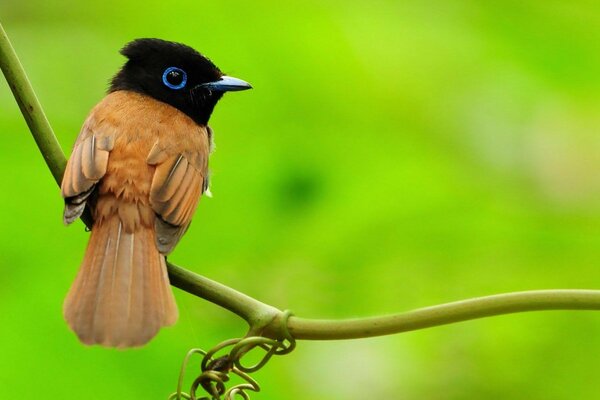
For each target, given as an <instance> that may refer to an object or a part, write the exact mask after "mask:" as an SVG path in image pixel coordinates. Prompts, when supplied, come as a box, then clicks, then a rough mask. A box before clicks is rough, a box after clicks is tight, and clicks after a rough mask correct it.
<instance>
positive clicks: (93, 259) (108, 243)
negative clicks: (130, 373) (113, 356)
mask: <svg viewBox="0 0 600 400" xmlns="http://www.w3.org/2000/svg"><path fill="white" fill-rule="evenodd" d="M63 311H64V316H65V319H66V320H67V323H68V324H69V326H70V327H71V329H73V331H75V333H76V334H77V336H79V339H80V340H81V341H82V342H83V343H85V344H90V345H91V344H101V345H103V346H110V347H134V346H141V345H143V344H145V343H147V342H148V341H149V340H150V339H152V338H153V337H154V335H156V333H157V332H158V330H159V329H160V328H161V327H162V326H166V325H172V324H174V323H175V321H176V320H177V317H178V312H177V306H176V304H175V299H174V298H173V293H172V291H171V287H170V286H169V278H168V276H167V268H166V264H165V258H164V256H163V255H162V254H160V253H159V252H158V250H157V249H156V245H155V233H154V229H153V228H151V227H140V228H139V229H138V230H137V231H136V232H126V231H125V229H124V228H123V225H122V223H121V221H120V220H119V218H118V217H117V216H116V215H115V216H114V217H112V218H109V219H107V220H103V221H101V222H100V223H97V224H96V225H94V227H93V229H92V234H91V237H90V241H89V243H88V247H87V250H86V252H85V257H84V259H83V262H82V264H81V268H80V269H79V273H78V274H77V277H76V278H75V282H74V283H73V286H71V290H70V291H69V294H68V295H67V298H66V299H65V303H64V307H63Z"/></svg>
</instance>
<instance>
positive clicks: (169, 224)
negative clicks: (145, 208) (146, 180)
mask: <svg viewBox="0 0 600 400" xmlns="http://www.w3.org/2000/svg"><path fill="white" fill-rule="evenodd" d="M194 134H195V135H194V136H193V138H194V139H195V140H189V139H188V140H187V146H186V147H187V148H182V146H180V145H175V146H165V144H164V142H167V143H168V142H172V141H173V140H170V141H164V140H159V141H157V142H156V144H155V145H154V146H153V147H152V149H151V150H150V154H149V155H148V159H147V162H148V164H150V165H154V166H155V167H156V169H155V172H154V177H153V179H152V185H151V186H150V205H151V206H152V209H153V210H154V212H155V213H156V215H157V218H156V222H155V228H156V245H157V247H158V249H159V251H160V252H161V253H163V254H168V253H170V252H171V251H172V250H173V248H174V247H175V245H176V244H177V242H178V241H179V239H180V238H181V236H182V235H183V234H184V233H185V231H186V230H187V228H188V226H189V225H190V222H191V221H192V216H193V215H194V212H195V211H196V207H197V206H198V200H199V199H200V196H201V195H202V193H203V192H204V191H205V190H206V188H207V185H208V154H209V140H208V135H207V131H206V130H205V128H204V127H202V132H194ZM188 135H189V132H188ZM196 135H197V136H196ZM173 136H177V135H176V134H175V135H173ZM199 137H200V140H198V138H199ZM188 138H189V136H188Z"/></svg>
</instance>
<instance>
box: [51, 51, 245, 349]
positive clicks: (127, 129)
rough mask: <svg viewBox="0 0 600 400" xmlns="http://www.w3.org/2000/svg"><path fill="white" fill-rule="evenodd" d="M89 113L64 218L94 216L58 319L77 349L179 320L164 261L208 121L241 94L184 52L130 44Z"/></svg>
mask: <svg viewBox="0 0 600 400" xmlns="http://www.w3.org/2000/svg"><path fill="white" fill-rule="evenodd" d="M121 54H123V55H124V56H125V57H127V61H126V63H125V64H124V66H123V67H122V68H121V70H120V71H119V72H118V73H117V74H116V75H115V76H114V77H113V79H112V81H111V85H110V89H109V90H108V94H107V95H106V96H105V97H104V99H103V100H102V101H100V103H98V104H97V105H96V106H95V107H94V108H93V109H92V111H91V112H90V114H89V116H88V117H87V119H86V121H85V123H84V124H83V128H82V129H81V132H80V133H79V136H78V138H77V141H76V142H75V146H74V148H73V152H72V154H71V157H70V159H69V161H68V163H67V167H66V170H65V174H64V177H63V181H62V185H61V191H62V196H63V197H64V199H65V210H64V222H65V224H70V223H72V222H73V221H74V220H76V219H77V218H79V217H80V216H81V214H82V213H83V212H84V209H85V208H86V207H87V208H88V209H89V211H90V213H91V216H92V219H93V221H94V223H93V227H92V229H91V236H90V239H89V243H88V246H87V249H86V252H85V256H84V258H83V262H82V264H81V267H80V269H79V272H78V274H77V277H76V278H75V282H74V283H73V285H72V287H71V289H70V291H69V293H68V295H67V298H66V299H65V302H64V316H65V319H66V321H67V323H68V324H69V326H70V327H71V329H73V331H75V333H76V334H77V336H78V337H79V339H80V340H81V341H82V342H83V343H85V344H101V345H104V346H110V347H133V346H141V345H143V344H145V343H147V342H148V341H149V340H150V339H152V338H153V337H154V336H155V335H156V333H157V332H158V330H159V329H160V328H161V327H162V326H166V325H172V324H173V323H175V321H176V320H177V317H178V311H177V305H176V304H175V299H174V297H173V293H172V291H171V288H170V285H169V278H168V276H167V269H166V264H165V256H166V255H167V254H169V253H170V252H171V251H172V250H173V248H174V247H175V245H176V244H177V242H178V241H179V239H180V238H181V236H182V235H183V234H184V233H185V231H186V230H187V228H188V226H189V225H190V222H191V220H192V216H193V215H194V212H195V210H196V207H197V205H198V200H199V199H200V196H201V195H202V194H203V193H204V192H205V191H206V190H207V188H208V156H209V152H210V148H211V143H212V131H211V129H210V128H209V127H208V125H207V124H208V120H209V118H210V115H211V113H212V111H213V108H214V107H215V105H216V104H217V102H218V101H219V99H220V98H221V97H222V96H223V93H224V92H227V91H237V90H245V89H250V88H251V86H250V85H249V84H248V83H246V82H244V81H242V80H240V79H236V78H232V77H229V76H225V75H224V74H223V73H222V72H221V71H220V70H219V68H217V67H216V66H215V65H214V64H213V63H212V62H211V61H210V60H209V59H208V58H206V57H204V56H202V55H201V54H200V53H198V52H197V51H195V50H194V49H192V48H191V47H188V46H186V45H183V44H180V43H174V42H168V41H164V40H159V39H138V40H135V41H133V42H130V43H128V44H127V45H125V47H124V48H123V49H122V50H121Z"/></svg>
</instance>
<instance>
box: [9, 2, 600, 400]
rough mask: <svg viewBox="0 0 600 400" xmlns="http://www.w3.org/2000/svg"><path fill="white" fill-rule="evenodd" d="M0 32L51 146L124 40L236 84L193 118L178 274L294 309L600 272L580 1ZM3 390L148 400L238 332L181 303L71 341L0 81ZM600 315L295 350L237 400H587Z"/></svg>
mask: <svg viewBox="0 0 600 400" xmlns="http://www.w3.org/2000/svg"><path fill="white" fill-rule="evenodd" d="M0 21H2V23H3V24H4V27H5V29H6V30H7V32H8V34H9V36H10V37H11V39H12V41H13V44H14V46H15V48H16V50H17V52H18V54H19V55H20V57H21V59H22V62H23V64H24V66H25V68H26V70H27V71H28V74H29V77H30V79H31V81H32V83H33V85H34V87H35V89H36V91H37V93H38V96H39V98H40V100H41V102H42V104H43V105H44V106H45V110H46V112H47V115H48V118H49V119H50V121H51V123H52V125H53V127H54V129H55V131H56V133H57V135H58V137H59V139H60V142H61V144H62V145H63V146H64V148H65V149H66V150H67V151H68V150H70V148H71V145H72V143H73V142H74V140H75V137H76V135H77V133H78V131H79V128H80V126H81V123H82V121H83V120H84V118H85V116H86V114H87V112H88V111H89V110H90V108H91V107H92V106H93V105H94V104H95V103H96V102H98V101H99V100H100V98H101V97H102V96H103V92H104V90H105V89H106V87H107V81H108V79H109V78H110V77H111V76H112V74H114V72H115V71H116V70H117V69H118V68H119V66H120V65H121V64H122V62H123V59H122V57H121V56H120V55H119V54H118V50H119V49H120V47H121V46H122V45H123V44H124V43H125V42H127V41H129V40H131V39H134V38H138V37H160V38H164V39H170V40H176V41H181V42H185V43H187V44H189V45H191V46H193V47H195V48H197V49H199V50H200V51H201V52H203V53H205V54H207V55H208V56H210V57H211V58H212V59H213V61H215V63H216V64H217V65H219V66H220V67H221V68H222V69H223V70H224V71H226V72H227V73H229V74H231V75H234V76H238V77H240V78H243V79H246V80H248V81H249V82H251V83H252V84H253V85H254V87H255V89H254V90H252V91H249V92H243V93H239V94H231V95H227V96H225V98H224V99H223V100H222V101H221V103H220V104H219V106H218V107H217V110H216V112H215V113H214V115H213V118H212V120H211V125H212V127H213V128H214V130H215V133H216V143H217V151H216V152H215V153H214V154H213V156H212V159H211V166H212V171H213V184H212V191H213V193H214V198H213V199H203V200H202V201H201V203H200V207H199V209H198V213H197V216H196V218H195V222H194V224H192V227H191V229H190V231H189V232H188V234H187V236H186V238H185V239H184V240H183V241H182V242H181V244H180V245H179V247H178V249H177V250H176V252H175V253H174V254H173V255H172V257H171V258H172V260H173V261H175V262H176V263H178V264H180V265H183V266H186V267H188V268H189V269H192V270H194V271H196V272H198V273H200V274H203V275H205V276H207V277H210V278H212V279H215V280H217V281H220V282H223V283H225V284H227V285H230V286H232V287H234V288H237V289H239V290H241V291H244V292H246V293H248V294H250V295H252V296H254V297H257V298H259V299H261V300H263V301H265V302H267V303H270V304H273V305H275V306H277V307H280V308H284V309H291V310H293V311H294V312H295V313H296V314H297V315H299V316H303V317H321V318H345V317H358V316H371V315H378V314H385V313H392V312H398V311H403V310H409V309H412V308H416V307H422V306H428V305H433V304H437V303H441V302H447V301H453V300H459V299H463V298H468V297H474V296H480V295H487V294H494V293H500V292H507V291H516V290H526V289H544V288H598V282H599V280H600V201H599V198H600V113H599V106H600V46H599V43H600V3H598V2H596V1H573V2H565V1H559V0H543V1H541V0H540V1H531V0H529V1H498V2H492V1H466V0H465V1H453V2H447V1H416V0H415V1H403V2H399V1H306V2H297V3H291V2H282V1H253V2H243V1H227V2H198V1H191V0H180V1H176V2H173V1H164V0H162V1H154V0H151V1H150V0H149V1H144V2H136V1H125V0H105V1H101V2H82V1H77V0H68V1H64V0H63V1H57V2H50V1H44V0H27V1H16V0H3V1H2V3H1V4H0ZM0 131H1V132H2V144H1V145H0V183H1V187H2V188H3V189H2V195H1V196H0V219H1V226H2V229H1V230H0V268H1V273H0V283H1V285H2V290H0V316H1V319H0V320H1V321H2V324H1V328H0V354H1V355H0V397H1V398H5V399H9V398H21V397H33V396H36V397H43V398H48V399H55V398H61V399H76V398H92V399H115V398H122V399H125V398H127V399H142V398H143V399H166V397H167V395H168V394H169V393H171V392H172V391H173V390H174V388H175V385H176V380H177V376H178V370H179V366H180V362H181V361H182V359H183V356H184V354H185V353H186V351H187V350H188V349H189V348H192V347H203V348H209V347H212V346H213V345H214V344H216V343H218V342H220V341H221V340H224V339H227V338H231V337H237V336H239V335H241V334H243V333H244V331H245V325H244V324H243V323H242V322H241V321H240V320H239V319H238V318H237V317H235V316H233V315H231V314H230V313H228V312H227V311H225V310H222V309H220V308H218V307H216V306H214V305H213V304H211V303H208V302H206V301H203V300H201V299H198V298H194V297H192V296H190V295H188V294H186V293H183V292H181V291H179V290H177V289H176V290H175V292H176V296H177V300H178V303H179V306H180V310H181V317H180V321H179V323H178V324H177V325H176V326H175V327H173V328H170V329H165V330H163V331H162V332H161V333H160V334H159V336H158V337H157V338H156V339H155V340H154V341H152V343H150V344H149V345H148V346H146V347H144V348H142V349H138V350H133V351H117V350H107V349H102V348H89V347H84V346H82V345H81V344H79V343H78V342H77V340H76V338H75V336H74V335H73V334H72V333H71V332H70V331H69V330H68V328H67V326H66V325H65V323H64V322H63V319H62V312H61V306H62V301H63V298H64V295H65V293H66V292H67V290H68V288H69V286H70V284H71V281H72V279H73V278H74V276H75V273H76V270H77V267H78V265H79V262H80V260H81V258H82V254H83V251H84V247H85V244H86V240H87V236H88V235H87V234H86V233H85V232H84V229H83V225H82V224H81V223H77V224H75V226H72V227H69V228H65V227H64V226H63V225H62V222H61V213H62V200H61V198H60V195H59V190H58V188H57V187H56V185H55V183H54V182H53V180H52V177H51V175H50V173H49V172H48V170H47V168H46V166H45V165H44V162H43V160H42V157H41V156H40V154H39V153H38V151H37V149H36V147H35V144H34V142H33V140H32V138H31V136H30V134H29V132H28V130H27V128H26V125H25V123H24V122H23V120H22V117H21V116H20V114H19V111H18V108H17V106H16V104H15V102H14V99H13V98H12V96H11V94H10V91H9V90H8V86H7V85H6V83H5V82H4V80H3V79H0ZM599 353H600V315H598V314H596V313H592V312H547V313H530V314H519V315H512V316H503V317H496V318H490V319H485V320H479V321H471V322H466V323H461V324H457V325H452V326H446V327H439V328H433V329H429V330H423V331H417V332H412V333H406V334H402V335H396V336H391V337H384V338H375V339H363V340H354V341H346V342H301V343H299V346H298V348H297V350H296V351H295V352H294V353H292V354H291V355H289V356H286V357H280V358H275V359H273V360H271V362H270V363H269V365H267V367H265V368H264V369H263V370H262V371H261V372H259V373H258V374H256V376H257V379H258V380H259V382H260V383H261V385H262V388H263V391H262V392H261V393H260V394H254V395H252V398H253V399H263V400H267V399H284V398H285V399H324V398H328V399H335V400H337V399H340V400H341V399H345V400H353V399H356V400H358V399H365V398H372V399H374V398H386V399H403V400H412V399H449V400H458V399H475V398H480V399H484V398H485V399H507V398H510V399H522V398H527V399H545V400H547V399H581V398H596V397H597V396H598V379H599V378H600V372H599V370H598V368H597V366H598V354H599Z"/></svg>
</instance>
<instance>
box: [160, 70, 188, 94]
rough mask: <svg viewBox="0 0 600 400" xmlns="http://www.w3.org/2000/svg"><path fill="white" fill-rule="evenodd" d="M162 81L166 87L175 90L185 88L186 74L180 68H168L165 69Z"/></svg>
mask: <svg viewBox="0 0 600 400" xmlns="http://www.w3.org/2000/svg"><path fill="white" fill-rule="evenodd" d="M162 80H163V83H164V84H165V86H166V87H168V88H169V89H174V90H177V89H181V88H183V87H185V84H186V83H187V74H186V73H185V71H184V70H182V69H181V68H177V67H169V68H167V69H165V72H164V73H163V76H162Z"/></svg>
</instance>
